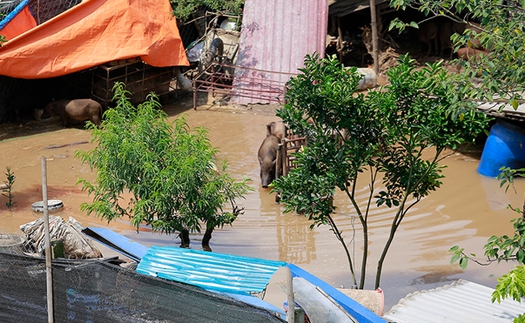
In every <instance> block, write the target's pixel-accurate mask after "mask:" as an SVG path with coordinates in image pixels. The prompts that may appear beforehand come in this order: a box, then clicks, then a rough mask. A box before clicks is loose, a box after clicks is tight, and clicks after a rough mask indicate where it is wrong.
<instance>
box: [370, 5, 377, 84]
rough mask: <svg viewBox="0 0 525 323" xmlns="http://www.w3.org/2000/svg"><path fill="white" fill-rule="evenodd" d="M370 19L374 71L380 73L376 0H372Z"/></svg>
mask: <svg viewBox="0 0 525 323" xmlns="http://www.w3.org/2000/svg"><path fill="white" fill-rule="evenodd" d="M370 19H371V28H372V52H373V53H374V57H373V58H374V72H375V73H376V75H379V42H378V36H377V14H376V0H370Z"/></svg>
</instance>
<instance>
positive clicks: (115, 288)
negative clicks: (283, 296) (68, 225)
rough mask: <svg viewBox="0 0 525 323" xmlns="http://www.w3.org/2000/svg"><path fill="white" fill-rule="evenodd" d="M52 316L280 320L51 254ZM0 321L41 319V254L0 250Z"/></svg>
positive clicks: (184, 288) (108, 264)
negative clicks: (37, 256)
mask: <svg viewBox="0 0 525 323" xmlns="http://www.w3.org/2000/svg"><path fill="white" fill-rule="evenodd" d="M52 276H53V284H52V286H53V303H54V306H53V312H54V321H55V322H196V323H199V322H231V323H235V322H284V321H283V320H282V319H280V318H279V317H277V316H275V315H273V314H272V313H269V312H268V311H265V310H262V309H259V308H256V307H253V306H251V305H249V304H246V303H243V302H239V301H237V300H234V299H232V298H229V297H226V296H222V295H219V294H215V293H212V292H208V291H205V290H203V289H200V288H198V287H194V286H190V285H186V284H182V283H176V282H169V281H165V280H162V279H157V278H154V277H150V276H146V275H141V274H138V273H136V272H135V271H133V270H131V269H128V268H123V267H120V266H118V265H116V264H113V263H112V260H111V259H105V260H53V264H52ZM0 286H2V287H1V290H2V292H1V294H0V308H2V310H1V311H0V322H27V323H31V322H39V323H40V322H45V321H46V320H47V317H48V316H47V315H48V314H47V300H46V266H45V260H44V259H42V258H33V257H28V256H24V255H16V254H12V253H6V252H2V253H0Z"/></svg>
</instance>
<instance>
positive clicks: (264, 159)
mask: <svg viewBox="0 0 525 323" xmlns="http://www.w3.org/2000/svg"><path fill="white" fill-rule="evenodd" d="M280 142H281V141H280V140H279V138H277V137H276V136H274V135H269V136H267V137H266V138H264V141H263V142H262V144H261V147H259V151H258V152H257V156H258V157H259V165H260V166H261V174H260V175H261V185H262V187H263V188H268V185H270V184H271V183H272V181H273V180H274V179H275V163H276V159H277V148H278V146H279V143H280Z"/></svg>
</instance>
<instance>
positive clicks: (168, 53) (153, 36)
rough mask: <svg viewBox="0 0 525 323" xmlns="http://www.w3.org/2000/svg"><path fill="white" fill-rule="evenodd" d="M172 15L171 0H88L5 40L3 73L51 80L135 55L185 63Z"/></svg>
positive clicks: (0, 59)
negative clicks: (50, 78) (51, 78)
mask: <svg viewBox="0 0 525 323" xmlns="http://www.w3.org/2000/svg"><path fill="white" fill-rule="evenodd" d="M26 13H27V11H26ZM170 13H171V6H170V3H169V1H168V0H163V1H158V0H84V1H83V2H82V3H80V4H78V5H76V6H74V7H72V8H71V9H69V10H67V11H65V12H63V13H61V14H59V15H57V16H56V17H54V18H52V19H50V20H48V21H46V22H44V23H42V24H41V25H38V26H36V27H33V28H31V29H29V30H27V31H25V32H22V34H20V35H17V36H15V37H14V38H12V39H10V40H9V41H8V42H7V43H5V44H3V45H2V47H0V66H2V68H1V69H0V74H1V75H5V76H11V77H16V78H28V79H29V78H49V77H56V76H62V75H66V74H70V73H74V72H78V71H81V70H85V69H88V68H91V67H94V66H98V65H101V64H104V63H108V62H111V61H115V60H124V59H128V58H135V57H140V58H141V59H142V60H143V61H144V62H146V63H147V64H149V65H152V66H156V67H166V66H187V65H189V63H188V60H187V58H186V53H185V51H184V46H183V44H182V40H181V38H180V35H179V30H178V28H177V23H176V20H175V17H174V16H172V15H171V14H170ZM0 34H2V31H1V30H0Z"/></svg>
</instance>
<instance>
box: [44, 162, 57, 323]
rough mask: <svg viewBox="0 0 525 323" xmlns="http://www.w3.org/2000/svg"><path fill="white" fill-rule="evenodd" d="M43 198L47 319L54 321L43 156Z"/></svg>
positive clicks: (45, 172)
mask: <svg viewBox="0 0 525 323" xmlns="http://www.w3.org/2000/svg"><path fill="white" fill-rule="evenodd" d="M42 199H43V202H44V231H45V239H46V283H47V285H46V286H47V321H48V323H53V322H54V319H53V317H54V313H53V275H52V271H51V269H52V268H51V242H50V237H49V212H48V207H47V166H46V157H44V156H42Z"/></svg>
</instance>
